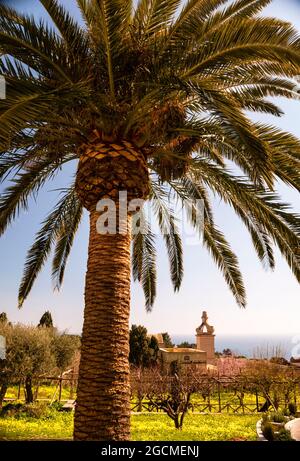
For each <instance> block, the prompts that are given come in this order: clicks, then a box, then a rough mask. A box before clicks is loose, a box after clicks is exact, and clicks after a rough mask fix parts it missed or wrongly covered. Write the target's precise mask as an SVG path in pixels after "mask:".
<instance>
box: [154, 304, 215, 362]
mask: <svg viewBox="0 0 300 461" xmlns="http://www.w3.org/2000/svg"><path fill="white" fill-rule="evenodd" d="M207 321H208V317H207V313H206V312H205V311H204V312H203V313H202V323H201V325H200V326H199V327H198V328H196V348H195V349H191V348H185V347H184V348H182V347H172V348H170V347H160V348H159V354H160V360H161V365H162V368H163V369H165V370H166V369H168V368H169V367H170V365H171V363H172V362H177V363H178V365H180V366H184V365H192V366H195V367H196V368H197V369H200V370H203V371H205V370H208V369H211V368H213V367H212V365H213V363H214V358H215V334H214V328H213V327H212V326H211V325H209V324H208V322H207Z"/></svg>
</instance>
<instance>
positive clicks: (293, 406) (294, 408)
mask: <svg viewBox="0 0 300 461" xmlns="http://www.w3.org/2000/svg"><path fill="white" fill-rule="evenodd" d="M288 409H289V413H290V415H292V416H295V415H296V413H297V405H296V404H295V403H294V402H290V403H289V405H288Z"/></svg>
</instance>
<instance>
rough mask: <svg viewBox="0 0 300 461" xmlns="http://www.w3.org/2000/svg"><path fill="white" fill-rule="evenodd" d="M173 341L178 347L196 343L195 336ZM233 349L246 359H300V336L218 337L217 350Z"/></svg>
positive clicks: (176, 337)
mask: <svg viewBox="0 0 300 461" xmlns="http://www.w3.org/2000/svg"><path fill="white" fill-rule="evenodd" d="M172 341H173V342H174V343H175V344H176V345H177V344H180V343H181V342H183V341H188V342H190V343H195V336H193V335H188V334H187V335H184V334H182V335H172ZM227 348H229V349H231V350H232V351H233V352H234V353H235V354H237V355H245V356H246V357H268V358H270V357H273V356H281V357H286V358H287V359H289V358H290V357H292V356H293V357H300V334H299V333H298V334H294V335H293V334H291V335H278V336H271V335H266V336H263V335H261V336H235V335H232V336H229V335H216V337H215V349H216V351H219V352H222V351H223V349H227Z"/></svg>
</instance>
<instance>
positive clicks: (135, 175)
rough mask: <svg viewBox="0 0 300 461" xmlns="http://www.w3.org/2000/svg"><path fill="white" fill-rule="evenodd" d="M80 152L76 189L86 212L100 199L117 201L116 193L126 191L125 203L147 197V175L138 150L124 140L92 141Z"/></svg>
mask: <svg viewBox="0 0 300 461" xmlns="http://www.w3.org/2000/svg"><path fill="white" fill-rule="evenodd" d="M80 150H81V152H82V154H81V156H80V160H79V164H78V170H77V176H76V190H77V194H78V196H79V198H80V200H81V203H82V204H83V206H84V207H85V208H86V209H87V210H89V211H91V210H93V209H94V208H95V206H96V204H97V202H98V201H99V200H100V199H103V198H111V199H112V200H117V199H118V195H119V191H126V192H127V196H128V197H127V198H128V200H132V199H136V198H142V199H145V198H146V197H147V196H148V195H149V173H148V168H147V163H146V160H145V157H144V154H143V152H142V150H141V149H138V148H136V147H134V146H133V144H131V143H130V142H128V141H115V142H105V141H103V140H102V139H101V138H96V139H95V140H94V141H93V142H90V143H89V144H87V145H84V146H81V149H80Z"/></svg>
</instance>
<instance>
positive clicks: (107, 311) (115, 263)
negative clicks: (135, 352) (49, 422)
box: [74, 211, 131, 440]
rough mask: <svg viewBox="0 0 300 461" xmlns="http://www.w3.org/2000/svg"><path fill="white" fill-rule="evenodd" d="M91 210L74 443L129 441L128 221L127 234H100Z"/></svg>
mask: <svg viewBox="0 0 300 461" xmlns="http://www.w3.org/2000/svg"><path fill="white" fill-rule="evenodd" d="M98 217H99V214H98V213H97V212H95V211H91V212H90V240H89V253H88V267H87V274H86V287H85V311H84V324H83V332H82V346H81V360H80V369H79V380H78V391H77V401H76V406H75V427H74V439H75V440H128V439H129V437H130V384H129V361H128V356H129V310H130V240H131V239H130V230H129V224H130V217H127V224H128V231H127V232H126V234H124V235H123V234H121V233H118V232H117V233H116V234H114V235H113V234H106V235H104V234H98V233H97V230H96V222H97V219H98Z"/></svg>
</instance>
